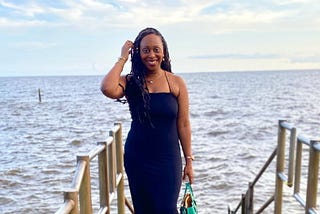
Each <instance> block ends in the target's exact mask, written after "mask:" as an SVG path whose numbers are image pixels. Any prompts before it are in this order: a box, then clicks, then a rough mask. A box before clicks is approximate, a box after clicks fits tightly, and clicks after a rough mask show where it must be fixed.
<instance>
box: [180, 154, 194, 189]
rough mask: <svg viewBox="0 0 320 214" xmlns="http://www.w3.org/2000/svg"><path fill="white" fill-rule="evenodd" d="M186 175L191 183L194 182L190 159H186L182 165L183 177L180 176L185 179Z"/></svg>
mask: <svg viewBox="0 0 320 214" xmlns="http://www.w3.org/2000/svg"><path fill="white" fill-rule="evenodd" d="M187 176H188V178H189V183H190V184H192V183H193V182H194V177H193V168H192V160H191V159H187V160H186V165H185V166H184V170H183V177H182V178H183V180H185V179H186V177H187Z"/></svg>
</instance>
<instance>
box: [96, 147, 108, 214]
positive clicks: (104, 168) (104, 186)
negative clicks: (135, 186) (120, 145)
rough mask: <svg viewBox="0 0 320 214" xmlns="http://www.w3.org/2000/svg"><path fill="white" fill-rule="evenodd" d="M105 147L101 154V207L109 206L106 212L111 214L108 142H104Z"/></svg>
mask: <svg viewBox="0 0 320 214" xmlns="http://www.w3.org/2000/svg"><path fill="white" fill-rule="evenodd" d="M99 144H104V145H105V149H104V150H103V151H102V152H101V153H100V154H99V156H98V159H99V160H98V162H99V186H100V207H107V212H106V214H110V197H109V193H110V187H109V181H108V178H109V169H108V158H107V155H108V150H107V148H108V145H107V142H102V143H99Z"/></svg>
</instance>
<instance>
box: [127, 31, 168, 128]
mask: <svg viewBox="0 0 320 214" xmlns="http://www.w3.org/2000/svg"><path fill="white" fill-rule="evenodd" d="M150 34H155V35H157V36H160V38H161V40H162V43H163V49H164V60H163V61H162V63H161V68H162V69H163V70H165V71H168V72H172V71H171V63H170V57H169V51H168V45H167V42H166V41H165V39H164V38H163V36H162V35H161V33H160V32H159V31H158V30H156V29H154V28H146V29H144V30H142V31H141V32H140V33H139V34H138V36H137V37H136V39H135V41H134V48H133V49H132V50H131V61H132V66H131V72H130V74H129V75H128V76H127V86H126V91H125V93H126V97H127V100H128V103H129V108H130V111H131V115H132V117H133V118H134V117H137V119H138V120H139V121H140V122H141V123H143V124H146V123H147V124H148V123H149V124H150V125H151V126H152V122H151V118H150V113H149V112H150V96H149V93H148V88H146V80H145V75H146V73H147V69H146V67H145V65H144V64H143V63H142V61H141V57H140V43H141V40H142V39H143V38H144V37H145V36H147V35H150Z"/></svg>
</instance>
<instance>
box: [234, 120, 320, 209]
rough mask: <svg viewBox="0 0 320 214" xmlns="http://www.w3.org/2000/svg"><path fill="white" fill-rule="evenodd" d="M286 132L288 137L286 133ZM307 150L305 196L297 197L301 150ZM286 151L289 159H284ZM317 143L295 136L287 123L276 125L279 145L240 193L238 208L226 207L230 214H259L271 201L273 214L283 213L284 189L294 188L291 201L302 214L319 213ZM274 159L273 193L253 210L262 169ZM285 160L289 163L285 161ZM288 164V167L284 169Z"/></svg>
mask: <svg viewBox="0 0 320 214" xmlns="http://www.w3.org/2000/svg"><path fill="white" fill-rule="evenodd" d="M287 132H289V134H287ZM303 146H307V147H308V148H309V160H308V161H309V164H308V178H307V190H306V197H305V198H303V197H302V196H301V194H300V181H301V168H302V164H301V162H302V147H303ZM286 151H288V156H286ZM319 156H320V141H319V140H310V139H309V138H307V137H305V136H303V135H298V136H297V129H296V127H294V126H293V125H292V124H290V123H288V122H287V121H284V120H280V121H279V124H278V144H277V147H276V148H275V149H274V151H273V152H272V154H271V155H270V157H269V159H268V160H267V161H266V163H265V165H264V166H263V167H262V169H261V170H260V172H259V173H258V175H257V176H256V178H255V179H254V181H253V182H250V183H249V187H248V190H247V191H246V193H244V194H242V197H241V200H240V202H239V204H238V206H237V207H236V208H235V209H234V210H233V209H231V207H230V206H229V207H228V213H229V214H236V213H238V211H240V210H241V214H253V213H255V214H259V213H263V211H264V210H265V209H266V208H267V207H268V206H269V205H271V204H272V202H274V214H281V213H282V202H283V200H282V199H283V186H284V185H287V186H288V187H289V188H291V187H294V188H293V194H292V196H293V198H294V199H295V201H296V202H298V203H299V204H300V205H301V206H302V207H303V209H304V210H305V214H318V213H319V212H318V210H317V209H316V206H317V195H318V174H319V173H318V172H319ZM275 157H276V172H275V191H274V195H272V196H271V197H270V198H269V199H268V200H266V201H265V203H264V204H263V205H262V206H261V207H260V208H258V209H256V210H255V211H254V200H253V198H254V187H255V185H256V183H257V182H258V181H259V179H260V178H261V176H262V174H263V173H264V172H265V170H266V169H267V168H268V167H269V166H270V163H271V161H272V160H273V159H274V158H275ZM286 159H288V161H286ZM286 163H287V165H288V166H285V164H286ZM285 168H287V169H288V171H287V173H286V172H285Z"/></svg>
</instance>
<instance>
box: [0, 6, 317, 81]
mask: <svg viewBox="0 0 320 214" xmlns="http://www.w3.org/2000/svg"><path fill="white" fill-rule="evenodd" d="M145 27H155V28H157V29H158V30H160V31H161V33H162V34H163V35H164V37H165V38H166V40H167V42H168V45H169V51H170V56H171V60H172V66H173V71H174V72H175V73H181V72H211V71H250V70H287V69H319V68H320V3H319V0H250V1H248V0H228V1H222V0H154V1H150V0H119V1H116V0H78V1H76V0H65V1H60V0H56V1H51V0H38V1H36V0H34V1H33V0H29V1H24V0H14V1H13V0H11V1H9V0H0V76H21V75H23V76H29V75H91V74H92V75H97V74H98V75H100V74H101V75H102V74H105V73H106V72H107V71H108V70H109V69H110V67H111V66H112V65H113V64H114V63H115V62H116V60H117V57H118V56H119V55H120V50H121V46H122V44H123V43H124V41H125V40H127V39H130V40H134V39H135V37H136V35H137V34H138V32H139V31H140V30H141V29H143V28H145ZM129 69H130V67H129V66H128V65H127V66H126V67H125V72H128V71H129Z"/></svg>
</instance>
